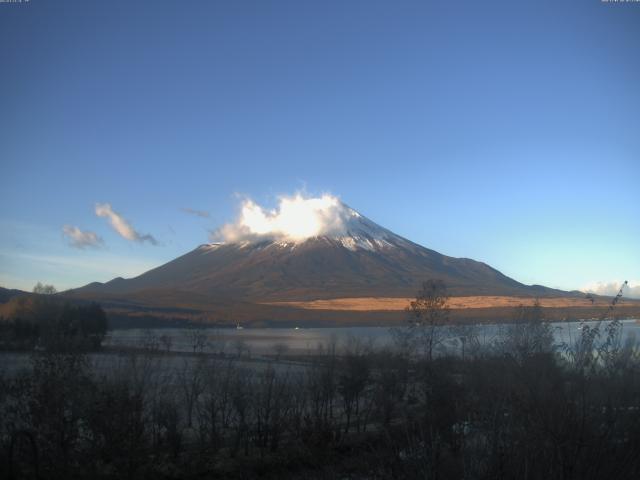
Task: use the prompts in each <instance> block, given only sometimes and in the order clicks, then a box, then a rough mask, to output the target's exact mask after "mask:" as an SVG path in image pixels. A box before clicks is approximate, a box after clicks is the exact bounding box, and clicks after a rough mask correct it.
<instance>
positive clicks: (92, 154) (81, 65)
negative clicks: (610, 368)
mask: <svg viewBox="0 0 640 480" xmlns="http://www.w3.org/2000/svg"><path fill="white" fill-rule="evenodd" d="M0 45H2V47H1V48H0V179H1V181H0V285H3V286H5V287H14V288H24V289H30V288H31V287H32V286H33V285H34V284H35V283H36V282H37V281H42V282H48V283H53V284H54V285H56V286H57V287H58V288H59V289H64V288H68V287H74V286H79V285H83V284H85V283H88V282H90V281H94V280H99V281H106V280H109V279H111V278H113V277H115V276H125V277H126V276H132V275H135V274H138V273H141V272H143V271H144V270H146V269H148V268H150V267H153V266H156V265H159V264H161V263H163V262H165V261H168V260H171V259H172V258H175V257H176V256H178V255H180V254H182V253H185V252H187V251H189V250H191V249H192V248H194V247H196V246H197V245H198V244H201V243H205V242H207V241H208V237H209V231H210V230H215V229H216V227H218V226H220V225H221V224H223V223H225V222H228V221H230V220H232V219H233V218H234V215H236V214H237V207H238V203H239V199H240V198H243V197H245V196H246V197H250V198H252V199H253V200H254V201H255V202H257V203H259V204H263V205H266V206H271V207H273V206H275V205H276V203H277V197H278V195H282V194H293V193H295V192H296V191H299V190H303V191H305V192H306V193H307V195H309V196H316V195H319V194H322V193H331V194H334V195H338V196H339V197H340V198H341V199H342V200H343V201H344V202H346V203H347V204H348V205H350V206H351V207H353V208H355V209H357V210H358V211H360V212H361V213H362V214H364V215H366V216H368V217H369V218H371V219H372V220H374V221H376V222H377V223H379V224H381V225H383V226H385V227H387V228H389V229H390V230H393V231H394V232H396V233H398V234H400V235H402V236H405V237H407V238H409V239H411V240H413V241H415V242H417V243H420V244H422V245H425V246H427V247H429V248H432V249H435V250H438V251H440V252H441V253H444V254H447V255H452V256H464V257H471V258H474V259H476V260H481V261H484V262H486V263H488V264H490V265H492V266H494V267H496V268H498V269H499V270H501V271H502V272H503V273H505V274H507V275H509V276H512V277H514V278H516V279H518V280H520V281H522V282H525V283H539V284H544V285H548V286H552V287H561V288H566V289H574V288H584V287H585V286H586V285H588V284H592V283H594V282H617V281H620V280H624V279H628V280H630V281H632V282H636V285H638V281H640V3H605V2H601V1H600V0H580V1H557V0H553V1H546V0H536V1H530V2H524V1H513V0H511V1H491V0H487V1H483V2H479V1H476V0H473V1H455V2H442V1H426V0H421V1H385V2H379V1H374V0H367V1H361V2H360V1H343V0H340V1H328V0H323V1H305V0H296V1H290V2H285V1H267V0H256V1H253V2H249V1H239V0H233V1H204V0H202V1H169V2H158V1H138V0H136V1H133V0H128V1H120V0H110V1H87V0H79V1H51V0H31V1H28V2H23V3H0ZM96 204H100V205H98V208H96ZM184 209H193V210H198V211H201V212H203V213H202V215H204V212H206V213H207V214H208V216H202V215H200V216H199V215H196V214H194V213H193V212H192V213H188V212H187V211H186V210H184ZM96 212H98V213H100V215H97V214H96ZM122 218H125V219H126V220H127V221H128V223H122V222H121V223H118V221H120V220H121V219H122ZM110 222H113V225H112V223H110ZM65 226H67V227H66V228H67V230H66V234H65V233H64V231H63V229H64V228H65ZM74 227H77V228H78V229H79V230H74V229H73V228H74ZM114 227H115V228H114ZM92 234H93V235H94V236H91V235H92ZM74 241H75V246H74V243H73V242H74ZM79 247H84V248H79Z"/></svg>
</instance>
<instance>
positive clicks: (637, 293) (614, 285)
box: [583, 281, 640, 298]
mask: <svg viewBox="0 0 640 480" xmlns="http://www.w3.org/2000/svg"><path fill="white" fill-rule="evenodd" d="M622 283H623V282H622V281H619V282H595V283H591V284H589V285H587V286H586V287H585V288H584V289H583V290H584V291H585V292H588V293H595V294H596V295H606V296H614V295H617V294H618V291H619V290H620V287H621V286H622ZM622 293H623V298H624V297H628V298H640V281H635V282H633V281H630V282H629V284H628V285H627V286H626V287H625V288H624V290H623V291H622Z"/></svg>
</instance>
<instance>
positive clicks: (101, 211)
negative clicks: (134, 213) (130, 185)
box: [95, 203, 158, 245]
mask: <svg viewBox="0 0 640 480" xmlns="http://www.w3.org/2000/svg"><path fill="white" fill-rule="evenodd" d="M95 212H96V215H97V216H99V217H105V218H107V219H108V220H109V223H110V224H111V227H112V228H113V229H114V230H115V231H116V232H117V233H118V234H119V235H120V236H121V237H122V238H125V239H127V240H131V241H133V242H139V243H143V242H149V243H150V244H152V245H158V241H157V240H156V239H155V238H154V237H153V235H150V234H144V235H143V234H141V233H139V232H138V231H136V230H135V229H134V228H133V226H132V225H131V223H129V221H127V220H126V219H125V218H124V217H123V216H122V215H120V214H119V213H117V212H115V211H114V210H113V208H111V205H110V204H108V203H96V208H95Z"/></svg>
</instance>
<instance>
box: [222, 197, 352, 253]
mask: <svg viewBox="0 0 640 480" xmlns="http://www.w3.org/2000/svg"><path fill="white" fill-rule="evenodd" d="M353 212H354V211H353V210H351V209H350V208H349V207H347V206H346V205H344V204H343V203H342V202H341V201H340V200H339V199H338V198H337V197H334V196H332V195H322V196H321V197H316V198H305V197H303V196H302V195H301V194H296V195H293V196H282V197H279V199H278V206H277V208H275V209H273V210H269V209H265V208H264V207H262V206H260V205H258V204H257V203H255V202H254V201H253V200H251V199H247V200H245V201H243V202H242V205H241V209H240V215H239V216H238V218H237V219H236V221H235V222H233V223H229V224H226V225H224V226H223V227H222V228H220V229H219V230H217V231H216V232H214V234H213V237H214V239H222V240H224V241H225V242H241V241H247V240H257V239H262V238H270V239H282V240H293V241H296V240H304V239H307V238H311V237H317V236H323V235H340V234H343V233H344V232H345V224H346V221H347V220H348V219H349V217H350V216H351V215H353Z"/></svg>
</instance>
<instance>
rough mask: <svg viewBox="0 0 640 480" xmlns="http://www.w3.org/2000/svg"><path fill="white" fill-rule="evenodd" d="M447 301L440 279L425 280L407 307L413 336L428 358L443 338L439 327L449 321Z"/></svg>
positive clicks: (443, 284)
mask: <svg viewBox="0 0 640 480" xmlns="http://www.w3.org/2000/svg"><path fill="white" fill-rule="evenodd" d="M448 303H449V295H448V293H447V287H446V285H445V283H444V282H443V281H442V280H427V281H426V282H424V283H423V284H422V289H421V290H420V291H419V292H418V295H417V296H416V299H415V300H413V301H412V302H411V303H410V304H409V306H408V307H407V311H408V312H409V314H410V322H411V323H410V327H411V328H412V329H413V333H414V337H413V338H414V339H415V341H417V342H418V343H419V344H420V346H421V347H422V353H423V354H424V355H426V357H427V359H428V360H432V359H433V351H434V349H435V348H436V347H437V346H438V345H439V344H440V343H441V342H442V340H443V338H444V333H443V332H442V329H441V327H443V326H444V325H446V324H447V323H448V322H449V306H448Z"/></svg>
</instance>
